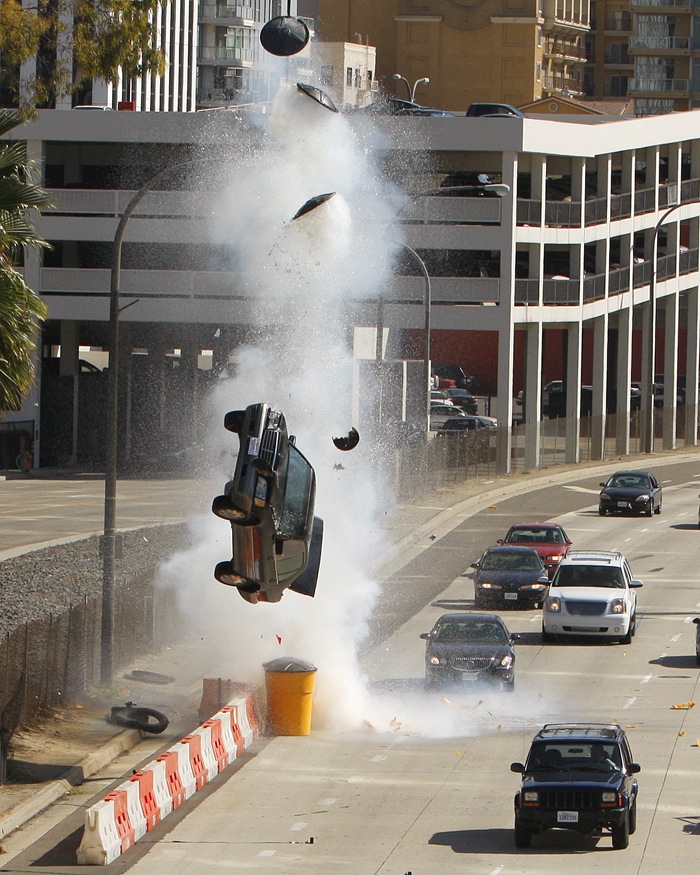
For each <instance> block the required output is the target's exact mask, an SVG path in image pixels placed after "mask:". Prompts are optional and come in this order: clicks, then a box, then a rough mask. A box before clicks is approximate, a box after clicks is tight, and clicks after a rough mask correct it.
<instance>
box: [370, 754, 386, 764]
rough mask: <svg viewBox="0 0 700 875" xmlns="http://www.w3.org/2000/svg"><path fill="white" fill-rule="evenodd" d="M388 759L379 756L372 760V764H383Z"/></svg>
mask: <svg viewBox="0 0 700 875" xmlns="http://www.w3.org/2000/svg"><path fill="white" fill-rule="evenodd" d="M385 759H386V757H385V756H384V755H383V754H379V753H378V754H377V755H376V756H375V757H372V759H371V760H370V762H371V763H383V762H384V760H385Z"/></svg>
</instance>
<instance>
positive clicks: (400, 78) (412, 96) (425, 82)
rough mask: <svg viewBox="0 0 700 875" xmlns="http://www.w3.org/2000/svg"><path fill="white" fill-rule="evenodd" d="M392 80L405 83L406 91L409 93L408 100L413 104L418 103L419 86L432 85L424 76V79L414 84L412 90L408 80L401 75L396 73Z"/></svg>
mask: <svg viewBox="0 0 700 875" xmlns="http://www.w3.org/2000/svg"><path fill="white" fill-rule="evenodd" d="M392 79H395V80H396V81H397V82H399V81H400V82H403V83H404V84H405V85H406V89H407V91H408V99H409V100H410V101H411V103H415V102H416V88H418V86H419V85H429V84H430V79H428V77H427V76H424V77H423V78H422V79H416V81H415V82H414V83H413V88H411V85H410V83H409V81H408V79H406V77H405V76H402V75H401V74H400V73H394V75H393V76H392Z"/></svg>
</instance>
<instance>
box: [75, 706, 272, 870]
mask: <svg viewBox="0 0 700 875" xmlns="http://www.w3.org/2000/svg"><path fill="white" fill-rule="evenodd" d="M253 700H254V694H252V693H251V694H250V695H248V696H246V697H245V698H243V697H241V698H236V699H233V700H232V701H231V702H229V703H228V704H227V705H224V707H223V708H221V710H220V711H217V713H216V714H214V716H213V717H211V718H210V719H209V720H206V721H205V722H204V723H203V724H202V726H199V727H198V728H197V729H195V730H193V731H192V732H191V733H190V734H189V735H186V736H185V737H184V738H182V739H181V740H180V741H178V742H177V743H176V744H173V745H172V747H170V748H169V749H168V750H167V751H166V752H165V753H163V754H160V756H158V757H157V758H156V759H155V761H154V762H152V763H148V765H146V766H144V767H143V769H141V770H140V771H139V772H136V773H135V774H134V775H133V776H132V777H131V778H130V779H129V780H128V781H125V782H124V783H122V784H120V785H119V786H118V787H117V788H116V789H115V790H112V791H111V792H110V793H108V794H107V795H106V796H105V797H104V799H101V800H100V801H99V802H97V803H95V805H92V806H91V807H90V808H88V810H87V811H86V812H85V828H84V830H83V838H82V841H81V842H80V847H79V848H78V864H79V865H82V866H108V865H109V864H110V863H112V862H113V861H114V860H116V858H117V857H118V856H119V855H120V854H123V853H124V852H125V851H127V850H128V849H129V848H130V847H132V845H133V844H134V843H135V842H137V841H138V840H139V839H140V838H142V837H143V836H144V835H145V834H146V832H147V831H148V830H151V829H153V828H154V827H155V826H156V825H157V824H158V823H160V821H161V820H162V819H163V818H164V817H167V816H168V814H170V812H171V811H173V809H175V808H177V807H178V806H179V805H182V803H183V802H184V801H185V800H186V799H188V798H189V797H190V796H191V795H192V794H193V793H195V792H196V791H197V790H200V789H201V788H202V787H203V786H204V785H205V784H206V783H208V782H209V781H211V780H212V779H213V778H214V777H216V775H217V774H219V772H222V771H223V770H224V769H225V768H226V767H227V766H229V765H230V764H231V763H232V762H233V761H234V760H235V759H236V758H237V756H238V755H239V754H240V753H242V751H243V750H244V749H245V748H247V747H250V745H251V744H252V743H253V741H254V740H255V739H256V738H257V737H258V736H259V734H260V732H259V721H258V718H257V714H258V712H257V707H256V704H255V702H254V701H253Z"/></svg>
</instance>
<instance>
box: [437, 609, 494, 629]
mask: <svg viewBox="0 0 700 875" xmlns="http://www.w3.org/2000/svg"><path fill="white" fill-rule="evenodd" d="M486 620H493V621H495V622H496V623H499V624H500V625H502V626H505V622H504V620H503V618H502V617H499V615H498V614H487V613H475V612H474V611H470V612H469V613H466V612H464V611H462V612H461V613H459V614H455V613H453V614H442V616H440V617H438V618H437V620H436V621H435V625H437V624H438V623H452V622H455V623H456V622H459V623H464V622H465V621H466V622H469V623H471V622H474V623H477V622H478V623H484V622H486Z"/></svg>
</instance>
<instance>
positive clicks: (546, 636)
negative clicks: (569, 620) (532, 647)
mask: <svg viewBox="0 0 700 875" xmlns="http://www.w3.org/2000/svg"><path fill="white" fill-rule="evenodd" d="M555 640H556V636H555V635H552V633H551V632H545V630H544V626H543V627H542V643H543V644H554V642H555Z"/></svg>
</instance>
